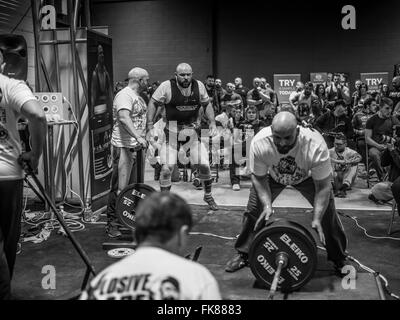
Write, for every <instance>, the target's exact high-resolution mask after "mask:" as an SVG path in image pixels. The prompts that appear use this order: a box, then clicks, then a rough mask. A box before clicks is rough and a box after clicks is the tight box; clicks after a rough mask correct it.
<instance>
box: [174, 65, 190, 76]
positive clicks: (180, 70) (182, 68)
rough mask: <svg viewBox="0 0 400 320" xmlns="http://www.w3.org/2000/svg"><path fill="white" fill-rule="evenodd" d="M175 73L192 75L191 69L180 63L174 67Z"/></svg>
mask: <svg viewBox="0 0 400 320" xmlns="http://www.w3.org/2000/svg"><path fill="white" fill-rule="evenodd" d="M176 73H177V74H179V73H192V67H191V66H190V64H188V63H180V64H178V66H177V67H176Z"/></svg>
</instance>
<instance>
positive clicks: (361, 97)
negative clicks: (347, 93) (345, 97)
mask: <svg viewBox="0 0 400 320" xmlns="http://www.w3.org/2000/svg"><path fill="white" fill-rule="evenodd" d="M355 93H356V94H355V95H354V99H353V114H355V113H357V111H358V108H359V107H360V106H363V105H364V102H365V100H367V99H371V98H372V96H371V95H370V94H369V93H368V85H367V84H366V83H364V82H361V83H360V85H359V87H358V90H357V92H355Z"/></svg>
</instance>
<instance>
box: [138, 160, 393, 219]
mask: <svg viewBox="0 0 400 320" xmlns="http://www.w3.org/2000/svg"><path fill="white" fill-rule="evenodd" d="M145 183H146V184H149V185H151V186H152V187H154V188H155V189H156V190H159V189H160V186H159V183H158V181H154V169H153V168H152V167H151V166H150V165H148V164H147V165H146V170H145ZM250 185H251V181H250V179H247V180H242V181H241V189H240V191H233V190H232V186H231V184H230V179H229V170H220V171H219V181H218V183H213V195H214V198H215V201H216V202H217V204H218V205H220V206H224V207H245V206H246V204H247V200H248V197H249V192H250ZM172 191H173V192H175V193H177V194H179V195H180V196H182V197H183V198H184V199H185V200H186V201H188V202H189V203H190V204H194V205H204V202H203V191H202V190H196V188H195V187H194V186H193V184H192V183H190V182H183V181H180V182H176V183H173V186H172ZM369 193H370V189H367V183H366V180H365V179H360V178H357V179H356V181H355V184H354V186H353V188H352V190H350V191H348V192H347V197H346V198H335V204H336V208H337V209H338V210H341V211H343V212H347V211H353V210H354V211H360V212H362V213H363V214H368V213H376V212H378V211H382V212H389V211H390V210H391V208H392V207H391V204H384V205H377V204H376V203H375V202H373V201H371V200H369V199H368V195H369ZM273 205H274V207H275V208H304V209H311V205H310V204H309V203H308V201H307V200H306V199H305V198H304V197H303V196H302V195H301V194H300V193H299V192H298V191H297V190H295V189H294V188H292V187H287V188H286V189H285V190H283V191H282V193H281V194H280V195H279V196H278V198H277V199H276V200H275V202H274V204H273Z"/></svg>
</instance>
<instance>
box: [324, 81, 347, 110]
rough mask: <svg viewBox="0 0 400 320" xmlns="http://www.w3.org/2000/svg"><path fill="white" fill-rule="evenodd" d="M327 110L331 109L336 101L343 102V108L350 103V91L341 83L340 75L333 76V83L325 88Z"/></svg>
mask: <svg viewBox="0 0 400 320" xmlns="http://www.w3.org/2000/svg"><path fill="white" fill-rule="evenodd" d="M325 93H326V97H327V100H328V108H330V109H333V107H334V106H335V102H336V100H342V101H344V105H345V107H347V105H349V104H350V103H351V97H350V90H349V88H347V87H346V86H344V85H343V84H342V83H341V76H340V74H337V73H336V74H335V75H334V76H333V81H332V82H331V83H330V85H329V86H327V87H326V88H325Z"/></svg>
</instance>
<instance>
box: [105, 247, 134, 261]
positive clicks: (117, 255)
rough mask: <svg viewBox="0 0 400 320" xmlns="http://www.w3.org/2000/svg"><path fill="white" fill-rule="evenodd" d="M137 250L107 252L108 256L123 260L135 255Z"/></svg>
mask: <svg viewBox="0 0 400 320" xmlns="http://www.w3.org/2000/svg"><path fill="white" fill-rule="evenodd" d="M134 252H135V250H134V249H131V248H115V249H111V250H108V251H107V254H108V256H109V257H111V258H115V259H121V258H123V257H126V256H129V255H131V254H132V253H134Z"/></svg>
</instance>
